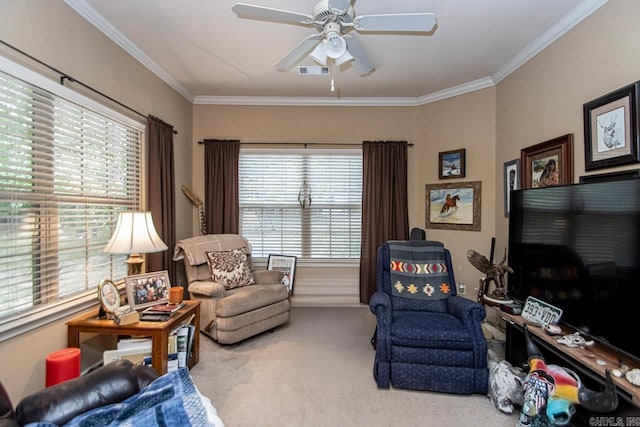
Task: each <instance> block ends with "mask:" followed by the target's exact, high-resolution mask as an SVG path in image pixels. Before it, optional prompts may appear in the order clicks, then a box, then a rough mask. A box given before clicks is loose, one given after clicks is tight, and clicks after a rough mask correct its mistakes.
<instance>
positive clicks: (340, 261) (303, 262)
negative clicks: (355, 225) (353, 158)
mask: <svg viewBox="0 0 640 427" xmlns="http://www.w3.org/2000/svg"><path fill="white" fill-rule="evenodd" d="M329 150H332V151H329ZM313 152H316V153H321V152H326V154H328V155H331V154H353V155H357V156H359V157H360V159H361V160H362V149H358V148H353V146H346V147H344V148H338V149H336V148H335V147H331V148H330V149H329V148H273V147H271V148H258V147H241V148H240V156H242V155H243V154H276V155H277V154H291V155H296V154H297V155H309V154H311V153H313ZM361 177H362V174H361ZM241 209H242V206H240V210H241ZM360 215H362V202H361V203H360ZM302 217H304V215H302ZM302 222H304V221H302ZM239 225H240V233H242V223H240V224H239ZM359 227H360V233H361V235H362V220H360V225H359ZM307 234H309V233H307ZM302 244H303V245H304V244H305V243H304V242H302ZM296 256H297V257H298V258H297V261H296V264H297V265H298V266H307V267H322V268H324V267H332V268H335V267H354V266H359V265H360V255H358V257H354V258H307V257H304V256H300V255H296ZM267 259H268V255H265V256H264V257H255V256H253V260H254V263H255V264H256V265H258V266H266V265H267Z"/></svg>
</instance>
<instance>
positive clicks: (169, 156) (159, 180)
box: [147, 116, 178, 284]
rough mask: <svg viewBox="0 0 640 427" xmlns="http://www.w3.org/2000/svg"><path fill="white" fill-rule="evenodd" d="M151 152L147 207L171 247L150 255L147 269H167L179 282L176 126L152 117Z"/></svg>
mask: <svg viewBox="0 0 640 427" xmlns="http://www.w3.org/2000/svg"><path fill="white" fill-rule="evenodd" d="M147 129H148V134H149V155H148V156H147V159H148V160H147V182H148V184H149V187H148V191H147V194H148V203H147V205H148V207H149V211H151V217H152V218H153V224H154V225H155V227H156V231H157V232H158V234H159V235H160V237H161V238H162V240H163V241H164V243H165V244H166V245H167V247H168V248H169V249H168V250H166V251H162V252H157V253H153V254H148V255H147V271H161V270H167V271H168V272H169V280H170V282H171V283H172V284H177V283H178V282H177V276H176V271H175V268H174V265H173V260H172V258H173V248H174V246H175V245H176V219H175V216H176V214H175V213H176V208H175V197H176V196H175V170H174V168H175V166H174V159H173V126H171V125H170V124H168V123H165V122H163V121H162V120H160V119H158V118H156V117H153V116H149V117H148V120H147Z"/></svg>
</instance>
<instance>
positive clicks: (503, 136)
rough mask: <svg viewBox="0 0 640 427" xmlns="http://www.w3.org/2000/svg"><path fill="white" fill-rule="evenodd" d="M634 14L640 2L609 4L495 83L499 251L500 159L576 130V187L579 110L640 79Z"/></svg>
mask: <svg viewBox="0 0 640 427" xmlns="http://www.w3.org/2000/svg"><path fill="white" fill-rule="evenodd" d="M639 16H640V2H638V1H635V0H611V1H609V2H608V3H607V4H605V5H604V6H603V7H601V8H600V9H599V10H597V11H596V12H595V13H594V14H592V15H591V16H589V17H588V18H587V19H585V20H584V21H582V22H581V23H580V24H578V25H577V26H576V27H574V28H573V29H572V30H571V31H570V32H568V33H567V34H565V35H564V36H563V37H562V38H560V39H558V40H557V41H556V42H555V43H553V44H552V45H551V46H549V47H547V48H546V49H545V50H543V51H542V52H541V53H539V54H538V55H537V56H536V57H535V58H533V59H531V60H530V61H529V62H528V63H526V64H525V65H524V66H523V67H521V68H520V69H518V70H517V71H516V72H514V73H512V74H511V75H510V76H509V77H507V78H506V79H504V80H503V81H502V82H500V83H499V84H498V85H497V88H496V116H497V124H498V126H497V132H496V137H497V139H496V147H497V149H496V168H495V171H494V172H495V182H496V194H499V195H500V197H498V198H497V200H496V202H497V206H496V213H497V215H496V217H495V219H496V226H495V227H496V234H497V244H496V245H497V247H499V248H500V247H503V246H506V244H507V239H508V219H507V218H505V217H504V215H500V212H503V206H504V203H503V198H502V194H503V189H502V187H503V178H502V173H503V171H502V167H503V164H504V162H506V161H509V160H512V159H515V158H519V157H520V149H522V148H524V147H527V146H530V145H533V144H537V143H539V142H543V141H547V140H549V139H552V138H555V137H558V136H561V135H565V134H567V133H573V135H574V163H573V165H574V182H578V181H579V178H580V176H581V175H585V170H584V163H585V160H584V131H583V120H582V105H583V104H584V103H585V102H588V101H590V100H592V99H595V98H598V97H600V96H602V95H604V94H606V93H609V92H611V91H613V90H616V89H618V88H620V87H622V86H625V85H627V84H629V83H632V82H634V81H637V80H639V79H640V55H638V54H637V53H636V52H637V50H638V40H640V26H638V24H637V18H638V17H639ZM635 168H638V165H637V164H636V165H630V166H625V167H618V168H613V169H605V170H597V171H594V172H590V173H604V172H613V171H616V170H623V169H635Z"/></svg>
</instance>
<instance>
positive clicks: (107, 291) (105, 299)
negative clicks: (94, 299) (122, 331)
mask: <svg viewBox="0 0 640 427" xmlns="http://www.w3.org/2000/svg"><path fill="white" fill-rule="evenodd" d="M98 299H99V300H100V303H101V304H102V309H103V310H104V311H105V312H106V313H110V314H113V313H115V312H116V311H117V310H118V308H120V292H118V287H117V286H116V284H115V283H113V282H112V281H111V280H109V279H104V280H103V281H102V282H100V284H99V285H98Z"/></svg>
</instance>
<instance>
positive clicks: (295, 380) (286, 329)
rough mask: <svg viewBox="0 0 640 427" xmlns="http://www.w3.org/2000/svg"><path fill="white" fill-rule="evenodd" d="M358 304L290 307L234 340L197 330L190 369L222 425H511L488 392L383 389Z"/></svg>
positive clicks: (370, 322) (370, 320)
mask: <svg viewBox="0 0 640 427" xmlns="http://www.w3.org/2000/svg"><path fill="white" fill-rule="evenodd" d="M374 327H375V317H374V316H373V315H372V314H371V313H370V311H369V309H368V308H367V307H362V308H293V309H292V310H291V320H290V322H289V324H287V325H285V326H281V327H279V328H276V330H275V331H274V332H267V333H264V334H261V335H259V336H256V337H253V338H250V339H248V340H245V341H244V342H242V343H240V344H236V345H231V346H221V345H219V344H217V343H215V342H213V341H211V340H210V339H209V338H207V337H205V336H204V335H201V340H200V362H199V363H198V365H196V366H195V367H194V368H193V369H192V370H191V374H192V376H193V378H194V381H195V383H196V385H197V386H198V388H199V390H200V391H201V392H202V393H203V394H204V395H206V396H207V397H209V398H210V399H211V402H212V403H213V405H214V406H215V407H216V409H217V411H218V415H219V416H220V418H222V420H223V421H224V423H225V426H226V427H253V426H261V427H269V426H274V427H275V426H278V427H289V426H292V427H306V426H340V427H343V426H344V427H347V426H367V427H376V426H407V427H408V426H492V427H499V426H510V427H511V426H514V425H515V423H516V421H517V414H511V415H507V414H503V413H501V412H500V411H498V410H497V409H495V407H494V406H493V405H492V404H491V402H490V401H489V398H488V397H487V396H481V395H472V396H459V395H450V394H442V393H430V392H418V391H410V390H401V389H393V388H392V389H389V390H380V389H378V388H377V387H376V383H375V381H374V379H373V375H372V367H373V358H374V350H373V348H372V347H371V344H370V342H369V340H370V338H371V335H372V333H373V330H374Z"/></svg>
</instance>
